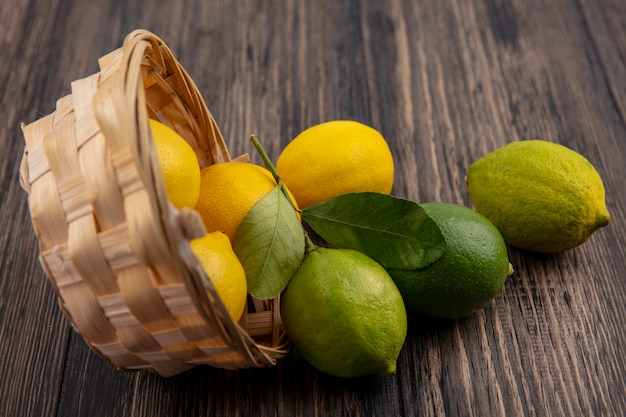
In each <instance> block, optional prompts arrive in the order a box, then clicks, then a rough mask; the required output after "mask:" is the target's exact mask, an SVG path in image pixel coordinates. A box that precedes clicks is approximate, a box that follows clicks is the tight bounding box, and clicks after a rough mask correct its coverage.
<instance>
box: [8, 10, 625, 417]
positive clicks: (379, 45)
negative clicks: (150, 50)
mask: <svg viewBox="0 0 626 417" xmlns="http://www.w3.org/2000/svg"><path fill="white" fill-rule="evenodd" d="M135 28H145V29H148V30H151V31H153V32H155V33H157V34H158V35H159V36H161V37H162V38H163V39H164V40H165V41H166V42H167V43H168V45H169V46H170V47H171V48H172V49H173V50H174V52H175V54H176V55H177V57H178V59H179V60H180V61H181V63H182V64H183V66H184V67H185V68H186V69H187V71H188V72H189V73H190V74H191V77H192V78H193V79H194V81H195V82H196V84H197V85H198V88H199V89H200V91H202V92H203V94H204V96H205V99H206V101H207V103H208V105H209V108H210V109H211V111H212V112H213V115H214V116H215V118H216V120H217V121H218V124H219V125H220V127H221V129H222V131H223V133H224V136H225V137H226V139H227V141H228V145H229V148H230V150H231V152H232V153H233V154H234V155H237V154H241V153H246V152H247V153H250V154H251V155H252V157H253V160H256V161H259V159H258V157H257V156H256V154H255V153H254V151H253V148H252V146H251V145H250V144H249V142H248V139H247V138H248V135H249V134H250V133H255V134H256V135H257V136H258V137H259V138H260V139H261V141H262V143H263V145H264V146H265V147H266V149H267V150H268V152H269V153H270V156H271V157H272V158H276V157H277V156H278V153H279V152H280V149H281V148H282V147H283V146H284V145H285V144H286V143H287V142H288V141H289V140H290V139H291V138H292V137H294V136H295V135H296V134H297V133H298V132H300V131H301V130H303V129H304V128H306V127H308V126H311V125H313V124H315V123H318V122H321V121H325V120H329V119H339V118H350V119H356V120H360V121H362V122H365V123H368V124H370V125H372V126H374V127H375V128H377V129H379V130H380V131H381V132H382V133H383V135H384V136H385V137H386V138H387V139H388V141H389V143H390V146H391V148H392V152H393V154H394V158H395V160H396V183H395V186H394V194H396V195H399V196H402V197H407V198H411V199H414V200H416V201H420V202H424V201H448V202H455V203H459V204H464V205H470V200H469V197H468V195H467V191H466V188H465V184H464V175H465V171H466V170H467V168H468V166H469V165H470V164H471V162H472V161H473V160H475V159H476V158H478V157H480V156H482V155H484V154H486V153H487V152H489V151H491V150H493V149H495V148H497V147H499V146H501V145H504V144H505V143H507V142H509V141H513V140H521V139H530V138H541V139H546V140H551V141H555V142H559V143H562V144H564V145H566V146H569V147H571V148H573V149H575V150H577V151H579V152H580V153H582V154H584V155H585V156H586V157H587V158H588V159H589V160H590V161H591V162H592V163H593V164H594V165H595V166H596V168H597V169H598V171H599V173H600V175H601V176H602V178H603V180H604V183H605V187H606V190H607V205H608V208H609V210H610V212H611V215H612V223H611V224H610V225H609V227H607V228H605V229H602V230H601V231H599V232H598V233H596V234H595V235H594V236H593V237H592V238H591V239H590V240H589V241H588V242H587V243H585V244H584V245H582V246H580V247H578V248H576V249H574V250H571V251H568V252H565V253H562V254H557V255H538V254H532V253H528V252H524V251H520V250H517V249H515V248H509V249H510V250H509V256H510V260H511V263H512V264H513V265H514V266H515V269H516V272H515V274H514V275H513V276H512V277H511V278H510V279H509V280H508V281H507V283H506V285H505V287H504V288H503V290H502V292H501V293H500V294H499V295H498V297H497V298H496V299H495V300H494V302H493V303H492V304H490V305H489V306H488V307H486V308H485V309H484V310H482V311H480V312H478V313H477V314H475V315H473V316H471V317H468V318H465V319H462V320H457V321H453V322H443V323H442V322H433V321H426V320H423V319H413V320H411V322H410V329H409V335H408V338H407V341H406V344H405V346H404V348H403V350H402V353H401V355H400V358H399V362H398V372H397V374H396V375H394V376H392V377H388V378H378V377H372V378H362V379H358V380H339V379H336V378H332V377H329V376H326V375H324V374H321V373H319V372H317V371H315V370H314V369H313V368H312V367H310V366H309V365H308V364H306V363H305V362H304V361H303V360H302V358H300V357H299V356H298V354H297V352H295V351H294V352H292V354H290V355H289V356H288V357H287V358H286V359H284V360H282V361H281V362H280V363H279V364H278V365H277V366H276V367H274V368H271V369H260V370H258V369H244V370H239V371H224V370H218V369H213V368H209V367H196V368H194V369H192V370H191V371H188V372H186V373H184V374H181V375H179V376H176V377H172V378H168V379H164V378H161V377H159V376H157V375H154V374H151V373H147V372H138V373H128V374H124V373H120V372H118V371H116V370H115V369H114V368H113V367H112V366H111V365H109V364H108V363H107V362H105V361H104V360H102V359H101V358H99V357H98V356H96V355H95V354H94V353H93V352H91V351H90V350H89V349H88V348H87V347H86V345H85V344H84V342H83V340H82V338H81V336H80V335H78V334H76V333H75V332H73V330H72V329H71V326H70V325H69V323H68V322H67V320H66V319H65V318H64V316H63V315H62V313H61V312H60V310H59V308H58V306H57V302H56V299H55V298H54V293H53V291H52V288H51V287H50V285H49V283H48V282H47V281H46V278H45V276H44V274H43V271H42V270H41V268H40V266H39V264H38V261H37V241H36V238H35V236H34V235H33V231H32V227H31V225H30V219H29V216H28V209H27V201H26V193H24V192H23V191H22V190H21V189H20V187H19V179H18V168H19V162H20V157H21V152H22V149H23V140H22V135H21V132H20V128H19V125H20V122H22V121H24V122H27V123H28V122H31V121H33V120H35V119H36V118H38V117H40V116H42V115H45V114H48V113H50V112H51V111H53V110H54V104H55V101H56V100H57V99H58V98H60V97H62V96H64V95H65V94H68V93H69V91H70V82H71V81H73V80H75V79H79V78H83V77H85V76H87V75H90V74H92V73H93V72H95V71H96V70H97V59H98V58H99V57H100V56H102V55H104V54H106V53H107V52H109V51H112V50H114V49H116V48H118V47H119V46H120V45H121V42H122V40H123V38H124V36H125V35H126V34H127V33H129V32H130V31H132V30H133V29H135ZM0 46H1V47H0V61H1V62H3V63H4V65H3V66H2V68H0V86H2V89H0V100H1V105H0V120H2V123H0V149H1V150H2V152H0V158H1V162H0V195H1V200H0V416H59V417H62V416H100V415H102V416H104V415H107V416H113V415H115V416H123V417H131V416H132V417H143V416H146V417H148V416H150V417H155V416H157V417H158V416H210V415H223V416H229V415H241V416H247V415H256V416H390V415H394V416H395V415H397V416H414V415H415V416H417V415H420V416H456V415H463V416H487V415H491V416H504V415H515V416H563V415H567V416H570V415H571V416H578V415H597V416H622V415H624V414H626V365H625V364H626V338H625V336H624V331H623V329H624V328H626V295H625V294H626V281H625V280H624V278H625V277H626V261H625V258H626V257H625V254H626V226H625V225H624V218H625V215H626V213H625V211H624V207H626V193H624V191H625V190H626V186H625V183H624V178H626V63H625V62H626V61H625V59H624V57H625V56H626V4H625V3H624V2H623V1H620V0H598V1H594V0H554V1H550V2H545V1H540V0H529V1H522V0H511V1H505V0H469V1H465V0H452V1H448V2H438V1H422V2H415V1H410V0H390V1H388V2H377V1H373V0H347V1H342V2H337V1H332V0H318V1H311V2H298V1H296V0H280V1H279V0H263V1H258V2H246V1H239V0H236V1H227V0H214V1H200V0H184V1H178V2H163V4H159V5H158V6H156V5H155V4H154V3H150V2H148V1H145V0H131V1H120V0H104V1H102V0H101V1H95V0H85V1H81V0H67V1H65V0H64V1H61V0H49V1H43V0H4V1H3V2H1V3H0Z"/></svg>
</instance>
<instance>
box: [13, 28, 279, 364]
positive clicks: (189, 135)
mask: <svg viewBox="0 0 626 417" xmlns="http://www.w3.org/2000/svg"><path fill="white" fill-rule="evenodd" d="M99 65H100V71H99V72H98V73H96V74H94V75H91V76H89V77H87V78H84V79H81V80H77V81H74V82H73V83H72V85H71V94H70V95H68V96H66V97H63V98H61V99H59V100H58V101H57V105H56V110H55V111H54V112H53V113H52V114H50V115H48V116H45V117H43V118H41V119H39V120H37V121H35V122H33V123H31V124H29V125H23V126H22V130H23V133H24V137H25V141H26V148H25V151H24V156H23V159H22V166H21V172H20V174H21V184H22V187H23V188H24V189H25V190H26V191H27V192H28V200H29V208H30V213H31V217H32V223H33V228H34V230H35V233H36V235H37V237H38V240H39V244H40V262H41V264H42V266H43V268H44V270H45V272H46V275H47V276H48V278H49V279H50V281H51V282H52V284H53V287H54V290H55V291H56V293H57V295H58V299H59V304H60V306H61V309H62V310H63V312H64V313H65V314H66V315H67V317H68V318H69V319H70V321H71V323H72V324H73V326H74V328H75V329H76V330H77V331H78V332H79V333H80V334H81V335H82V336H83V338H84V339H85V341H86V342H87V344H88V345H89V346H90V347H91V349H93V350H94V351H95V352H96V353H98V354H99V355H100V356H102V357H104V358H106V359H107V360H109V361H110V362H111V363H113V364H114V365H115V366H116V367H117V368H119V369H122V370H133V369H146V368H147V369H152V370H154V371H156V372H157V373H159V374H160V375H163V376H171V375H175V374H178V373H180V372H183V371H185V370H187V369H189V368H190V367H192V366H194V365H196V364H209V365H212V366H215V367H220V368H226V369H236V368H245V367H261V366H271V365H274V364H275V363H276V360H277V359H279V358H281V357H282V356H284V355H285V353H286V352H285V343H286V337H285V334H284V331H283V330H282V329H281V327H280V316H279V309H278V300H277V299H276V300H272V301H270V302H258V300H255V302H251V303H249V304H250V307H249V310H250V311H247V312H245V313H244V316H243V317H242V319H241V321H240V322H239V323H234V322H233V321H232V320H231V319H230V317H229V315H228V313H227V311H226V309H225V308H224V306H223V304H222V302H221V300H220V299H219V296H218V295H217V293H216V291H215V289H214V288H213V286H212V284H211V281H210V279H209V278H208V277H207V276H206V275H205V273H204V272H203V270H202V267H201V266H200V263H199V261H198V260H197V259H196V257H195V256H194V255H193V253H192V251H191V249H190V246H189V239H192V238H194V237H199V236H201V235H202V234H204V228H203V225H202V221H201V220H200V217H199V215H198V214H197V213H196V212H195V211H193V210H182V211H179V210H176V209H175V208H174V207H173V206H171V205H170V203H169V202H168V199H167V196H166V195H165V186H164V184H163V180H162V177H161V172H160V166H159V162H158V158H157V155H156V150H155V147H154V146H153V143H152V138H151V136H150V130H149V125H148V118H155V119H161V120H162V121H164V122H165V123H167V124H168V125H170V126H171V127H173V128H174V129H175V130H176V131H178V133H180V134H181V135H182V136H183V137H184V138H185V139H186V140H187V141H188V142H189V143H190V144H191V146H192V147H193V149H194V150H195V152H196V154H197V155H198V160H199V161H200V165H201V166H202V167H204V166H207V165H209V164H212V163H216V162H221V161H227V160H230V155H229V153H228V150H227V149H226V146H225V143H224V140H223V138H222V135H221V133H220V131H219V129H218V127H217V125H216V123H215V121H214V119H213V117H212V115H211V114H210V112H209V110H208V108H207V106H206V104H205V102H204V100H203V99H202V97H201V95H200V93H199V92H198V90H197V88H196V86H195V85H194V83H193V81H192V80H191V79H190V77H189V75H188V74H187V73H186V72H185V70H184V69H183V68H182V67H181V65H180V64H179V63H178V62H177V61H176V59H175V58H174V56H173V54H172V52H171V51H170V49H169V48H168V47H167V46H166V45H165V44H164V43H163V41H162V40H161V39H159V38H158V37H157V36H155V35H154V34H152V33H150V32H147V31H143V30H138V31H135V32H133V33H131V34H129V35H128V36H127V38H126V39H125V41H124V44H123V46H122V47H121V48H120V49H118V50H115V51H113V52H111V53H110V54H108V55H106V56H104V57H102V58H101V59H100V60H99Z"/></svg>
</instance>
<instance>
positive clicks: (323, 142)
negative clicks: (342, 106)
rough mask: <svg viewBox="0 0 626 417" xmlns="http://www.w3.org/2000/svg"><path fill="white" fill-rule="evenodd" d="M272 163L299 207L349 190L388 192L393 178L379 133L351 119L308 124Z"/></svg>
mask: <svg viewBox="0 0 626 417" xmlns="http://www.w3.org/2000/svg"><path fill="white" fill-rule="evenodd" d="M276 169H277V171H278V173H279V174H280V176H281V178H282V179H283V181H284V182H285V185H286V186H287V187H288V188H289V189H290V190H291V192H292V193H293V195H294V196H295V198H296V201H297V202H298V205H299V206H300V207H301V208H305V207H308V206H310V205H313V204H316V203H319V202H322V201H325V200H328V199H329V198H332V197H335V196H337V195H341V194H346V193H350V192H360V191H374V192H380V193H385V194H388V193H390V192H391V189H392V187H393V179H394V164H393V157H392V154H391V151H390V150H389V146H388V145H387V142H386V141H385V139H384V138H383V136H382V135H381V134H380V133H379V132H378V131H376V130H375V129H373V128H371V127H369V126H367V125H364V124H362V123H359V122H356V121H353V120H333V121H330V122H325V123H321V124H318V125H315V126H312V127H310V128H308V129H306V130H305V131H303V132H302V133H300V134H299V135H298V136H296V137H295V138H294V139H293V140H292V141H291V142H290V143H289V144H288V145H287V146H286V147H285V148H284V149H283V151H282V152H281V154H280V156H279V157H278V160H277V161H276Z"/></svg>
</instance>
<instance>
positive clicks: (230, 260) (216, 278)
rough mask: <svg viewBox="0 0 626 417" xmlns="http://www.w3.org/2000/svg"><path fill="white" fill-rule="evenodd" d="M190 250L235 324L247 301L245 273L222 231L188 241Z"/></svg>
mask: <svg viewBox="0 0 626 417" xmlns="http://www.w3.org/2000/svg"><path fill="white" fill-rule="evenodd" d="M191 249H192V250H193V252H194V254H195V255H196V257H198V259H199V260H200V263H201V264H202V267H203V268H204V271H205V272H206V274H207V276H208V277H209V278H210V279H211V282H212V283H213V286H214V287H215V290H216V291H217V294H218V295H219V296H220V299H221V300H222V301H223V302H224V306H225V307H226V309H227V310H228V313H229V314H230V316H231V318H232V319H233V321H235V322H236V321H239V319H240V318H241V315H242V314H243V311H244V308H245V306H246V302H247V297H248V295H247V293H248V287H247V281H246V274H245V272H244V270H243V267H242V266H241V263H240V262H239V259H237V256H235V252H233V248H232V246H231V243H230V240H229V239H228V236H226V235H225V234H224V233H222V232H213V233H208V234H206V235H205V236H203V237H201V238H198V239H194V240H192V241H191Z"/></svg>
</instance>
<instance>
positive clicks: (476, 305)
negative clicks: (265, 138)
mask: <svg viewBox="0 0 626 417" xmlns="http://www.w3.org/2000/svg"><path fill="white" fill-rule="evenodd" d="M422 207H423V208H424V210H425V211H426V213H427V214H428V215H429V216H430V217H431V218H432V219H433V220H434V221H435V223H437V225H438V226H439V228H440V229H441V231H442V233H443V235H444V236H445V238H446V242H447V244H448V247H447V249H446V251H445V252H444V254H443V255H442V256H441V257H440V258H439V259H438V260H436V261H435V262H434V263H432V264H430V265H428V266H427V267H426V268H422V269H418V270H413V271H405V270H394V269H389V270H388V271H389V274H390V275H391V277H392V278H393V280H394V282H395V283H396V285H397V286H398V289H399V290H400V293H401V294H402V297H403V298H404V303H405V305H406V307H407V310H409V312H410V313H413V314H422V315H425V316H430V317H435V318H440V319H457V318H460V317H464V316H468V315H470V314H472V313H474V312H475V311H477V310H479V309H481V308H483V307H484V306H486V305H487V304H489V303H490V302H491V301H492V300H493V299H494V298H495V296H496V295H497V294H498V293H499V292H500V290H501V289H502V286H503V285H504V282H505V281H506V278H507V276H509V275H510V274H511V272H512V267H511V264H510V263H509V258H508V254H507V249H506V244H505V243H504V239H503V238H502V235H500V233H499V232H498V229H496V227H495V226H494V225H493V224H491V223H490V222H489V220H487V219H486V218H485V217H484V216H482V215H481V214H479V213H477V212H475V211H474V210H472V209H470V208H468V207H464V206H460V205H457V204H450V203H436V202H433V203H424V204H422Z"/></svg>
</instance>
